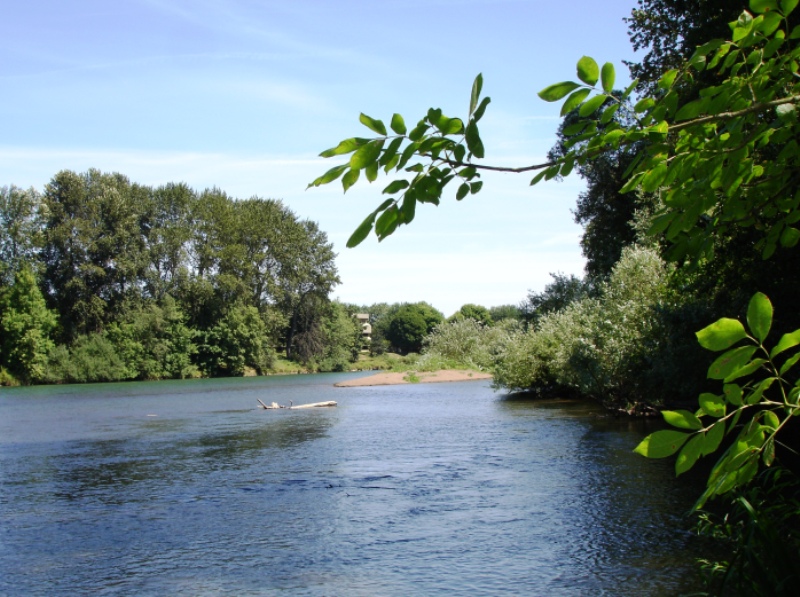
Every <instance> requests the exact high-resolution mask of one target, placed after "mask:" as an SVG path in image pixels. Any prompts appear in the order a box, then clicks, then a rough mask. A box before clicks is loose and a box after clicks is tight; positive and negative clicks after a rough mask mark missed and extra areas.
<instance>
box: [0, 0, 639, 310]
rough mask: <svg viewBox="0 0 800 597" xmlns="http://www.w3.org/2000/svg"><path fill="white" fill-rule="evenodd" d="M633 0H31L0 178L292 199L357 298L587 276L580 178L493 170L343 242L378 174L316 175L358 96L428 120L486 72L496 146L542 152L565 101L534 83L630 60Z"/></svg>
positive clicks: (453, 298)
mask: <svg viewBox="0 0 800 597" xmlns="http://www.w3.org/2000/svg"><path fill="white" fill-rule="evenodd" d="M634 6H635V0H605V1H604V2H598V1H596V0H573V1H572V2H545V1H541V0H527V1H513V0H509V1H503V0H494V1H489V0H424V1H423V0H409V1H405V2H367V1H362V0H343V1H333V0H331V1H322V0H292V1H287V0H283V1H281V2H278V1H260V2H257V1H247V0H225V1H218V0H117V1H116V2H109V1H108V0H70V1H69V2H64V1H63V0H28V1H27V2H12V3H8V6H6V7H5V8H4V11H3V12H4V15H3V17H4V18H3V21H4V23H3V35H2V36H0V84H2V87H3V93H2V94H1V95H0V125H2V126H0V131H2V133H0V185H11V184H15V185H17V186H21V187H29V186H33V187H35V188H37V189H38V190H42V189H43V187H44V185H45V184H47V182H48V181H49V180H50V179H51V178H52V176H53V175H54V174H56V173H57V172H58V171H59V170H63V169H69V170H75V171H77V172H84V171H86V170H88V169H89V168H97V169H100V170H102V171H105V172H121V173H123V174H125V175H127V176H128V177H129V178H130V179H131V180H132V181H135V182H138V183H142V184H150V185H159V184H164V183H167V182H185V183H187V184H189V185H190V186H191V187H193V188H196V189H198V190H202V189H204V188H207V187H212V186H216V187H219V188H221V189H222V190H224V191H226V192H227V193H228V194H229V195H232V196H234V197H240V198H247V197H252V196H254V195H257V196H259V197H269V198H276V199H281V200H283V201H284V203H285V204H286V205H287V206H288V207H289V208H290V209H292V210H293V211H294V212H295V213H296V214H297V215H298V216H300V217H303V218H309V219H312V220H315V221H317V222H319V224H320V227H321V228H322V229H323V230H324V231H326V232H327V233H328V236H329V238H330V240H331V241H332V242H333V243H334V246H335V250H336V251H337V253H338V255H339V256H338V258H337V265H338V267H339V272H340V275H341V278H342V282H343V283H342V285H341V286H339V287H337V289H336V291H335V292H334V296H335V297H338V298H340V299H341V300H344V301H347V302H354V303H361V304H369V303H373V302H379V301H385V302H390V303H391V302H400V301H419V300H425V301H428V302H430V303H431V304H433V305H434V306H435V307H437V308H438V309H440V310H442V311H443V312H444V313H445V315H450V314H452V313H453V312H454V311H456V310H457V309H458V308H459V307H460V306H461V305H462V304H464V303H478V304H482V305H485V306H487V307H490V306H493V305H501V304H509V303H510V304H517V303H519V302H520V301H521V300H523V299H524V298H525V296H526V294H527V291H528V290H536V291H539V290H541V289H542V288H543V287H544V285H545V284H546V283H547V282H548V281H549V280H550V277H549V273H550V272H563V273H567V274H569V273H574V274H577V275H580V274H581V273H582V270H583V259H582V257H581V254H580V247H579V245H578V240H579V237H580V228H579V227H578V226H576V225H575V224H574V223H573V221H572V214H571V212H570V210H571V209H572V208H573V207H574V205H575V199H576V197H577V194H578V193H579V192H580V190H581V189H582V184H581V182H580V181H579V180H577V179H574V180H567V181H564V182H561V183H556V182H550V183H545V184H543V185H540V186H537V187H534V188H531V187H529V186H528V182H529V179H530V176H522V175H505V176H502V175H501V176H485V178H484V180H485V184H484V190H483V191H482V192H481V193H480V194H479V195H476V196H471V197H468V198H467V199H465V200H464V201H462V202H460V203H457V202H456V201H455V198H454V194H455V189H453V190H452V192H451V193H450V194H449V195H448V196H447V198H446V199H445V200H444V201H443V203H442V205H440V206H439V207H433V206H421V207H420V209H418V210H417V218H416V220H415V221H414V223H413V224H412V225H411V226H409V227H404V228H401V229H399V230H398V232H396V233H395V234H394V235H393V236H392V237H390V238H388V239H387V240H385V241H383V242H382V243H378V242H377V240H376V239H375V238H374V237H372V236H371V237H370V238H369V239H368V240H367V241H365V242H364V243H363V244H362V245H361V246H359V247H358V248H356V249H346V248H345V246H344V245H345V242H346V240H347V238H348V237H349V235H350V233H351V232H352V231H353V230H354V229H355V227H356V226H357V225H358V224H359V223H360V222H361V220H362V219H363V218H364V217H365V216H366V215H367V214H368V213H369V212H370V211H372V210H373V209H374V208H375V207H377V205H378V203H380V201H381V199H382V198H381V196H380V192H381V189H382V188H383V186H385V184H386V182H387V181H386V180H385V179H383V178H379V179H378V181H377V182H375V183H373V184H372V185H369V184H367V183H366V182H361V183H359V184H358V185H357V186H356V187H354V188H353V189H351V190H350V191H349V192H348V193H347V194H346V195H344V194H343V193H342V189H341V186H339V185H329V186H328V187H321V188H317V189H310V190H306V186H307V184H308V183H309V182H310V181H311V180H313V179H314V178H315V177H316V176H318V175H319V174H321V173H322V172H324V171H325V170H327V169H328V168H330V167H331V166H333V165H335V163H336V162H334V161H333V160H324V159H322V158H319V157H317V154H318V153H319V152H320V151H322V150H324V149H327V148H328V147H332V146H334V145H336V144H337V143H338V141H340V140H341V139H344V138H346V137H351V136H355V135H362V136H365V135H368V134H369V131H368V130H367V129H365V128H363V127H362V126H361V125H360V124H359V122H358V115H359V113H360V112H365V113H367V114H369V115H370V116H373V117H375V118H381V119H383V120H384V121H386V122H388V120H389V119H390V118H391V115H392V113H394V112H399V113H400V114H402V115H403V116H404V117H405V119H406V121H407V122H416V121H417V120H418V119H419V118H420V117H421V116H423V115H424V114H425V112H426V111H427V109H428V108H429V107H440V108H442V109H443V111H444V112H445V113H446V114H448V115H451V116H463V115H464V114H465V112H466V110H467V108H468V102H469V92H470V88H471V85H472V81H473V79H474V77H475V75H476V74H478V73H479V72H481V73H483V76H484V81H485V82H484V93H485V94H486V95H489V96H491V98H492V103H491V105H490V106H489V109H488V111H487V114H486V116H485V117H484V119H483V121H482V123H483V125H482V127H481V133H482V136H483V138H484V142H485V144H486V147H487V152H486V153H487V155H486V160H485V162H486V163H491V164H496V165H526V164H531V163H536V162H537V161H540V160H542V159H543V158H544V155H545V154H546V152H547V150H548V149H549V148H550V147H551V146H552V144H553V140H554V132H555V130H556V127H557V126H558V109H559V107H558V106H557V105H551V104H546V103H544V102H542V101H541V100H539V99H538V98H537V97H536V92H537V91H538V90H540V89H542V88H543V87H545V86H547V85H548V84H550V83H554V82H557V81H560V80H564V79H569V78H574V72H575V63H576V62H577V60H578V59H579V58H580V57H581V56H582V55H584V54H587V55H589V56H593V57H594V58H596V59H597V60H598V62H601V63H602V62H605V61H611V62H614V63H615V65H616V66H617V75H618V86H622V85H623V84H624V83H625V82H626V81H627V80H628V79H627V69H626V68H625V67H624V65H623V64H622V60H626V59H632V58H633V57H634V56H633V53H632V50H631V48H630V44H629V42H628V37H627V33H626V27H625V23H624V22H623V21H622V19H623V17H625V16H627V15H629V14H630V11H631V9H632V8H633V7H634Z"/></svg>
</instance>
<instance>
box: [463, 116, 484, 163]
mask: <svg viewBox="0 0 800 597" xmlns="http://www.w3.org/2000/svg"><path fill="white" fill-rule="evenodd" d="M466 139H467V148H468V149H469V151H470V153H472V155H474V156H475V157H476V158H478V159H480V158H483V156H484V150H483V141H481V136H480V133H479V132H478V125H477V124H475V122H474V121H473V122H470V123H469V124H468V125H467V134H466Z"/></svg>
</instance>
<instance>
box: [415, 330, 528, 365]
mask: <svg viewBox="0 0 800 597" xmlns="http://www.w3.org/2000/svg"><path fill="white" fill-rule="evenodd" d="M518 325H519V324H518V323H517V322H515V321H513V320H506V321H505V322H502V323H498V324H496V325H494V326H488V325H485V324H483V323H481V322H479V321H476V320H474V319H467V318H456V319H453V320H452V321H450V322H447V323H442V324H439V325H438V326H436V327H435V328H434V330H433V332H431V334H430V335H429V336H428V337H427V338H426V339H425V355H424V357H427V358H429V359H433V358H434V357H438V358H440V359H443V360H446V361H450V362H453V363H455V364H457V365H458V366H461V367H470V368H473V369H481V370H491V369H493V368H494V366H495V362H496V360H497V356H498V354H500V353H501V352H502V350H503V347H504V346H505V344H507V343H508V342H509V341H510V339H511V337H512V335H513V334H514V332H515V330H517V329H518ZM424 357H423V358H424Z"/></svg>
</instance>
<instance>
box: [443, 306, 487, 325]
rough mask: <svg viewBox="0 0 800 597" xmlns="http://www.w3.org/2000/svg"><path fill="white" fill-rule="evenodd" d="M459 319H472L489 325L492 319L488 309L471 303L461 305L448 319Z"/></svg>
mask: <svg viewBox="0 0 800 597" xmlns="http://www.w3.org/2000/svg"><path fill="white" fill-rule="evenodd" d="M460 319H472V320H474V321H477V322H478V323H482V324H484V325H491V323H492V321H493V320H492V314H491V313H490V312H489V309H487V308H486V307H482V306H481V305H474V304H472V303H467V304H466V305H462V306H461V308H460V309H459V310H458V311H456V312H455V313H454V314H453V315H452V316H450V318H449V319H448V321H458V320H460Z"/></svg>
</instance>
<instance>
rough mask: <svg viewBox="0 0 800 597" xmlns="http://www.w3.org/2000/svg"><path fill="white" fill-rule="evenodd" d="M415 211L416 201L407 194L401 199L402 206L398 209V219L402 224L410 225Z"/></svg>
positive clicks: (411, 195)
mask: <svg viewBox="0 0 800 597" xmlns="http://www.w3.org/2000/svg"><path fill="white" fill-rule="evenodd" d="M416 209H417V200H416V199H415V198H414V196H413V194H411V193H409V194H408V195H406V196H405V197H404V198H403V205H402V206H401V207H400V219H401V220H402V223H403V224H410V223H411V222H412V221H413V220H414V214H415V213H416Z"/></svg>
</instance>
